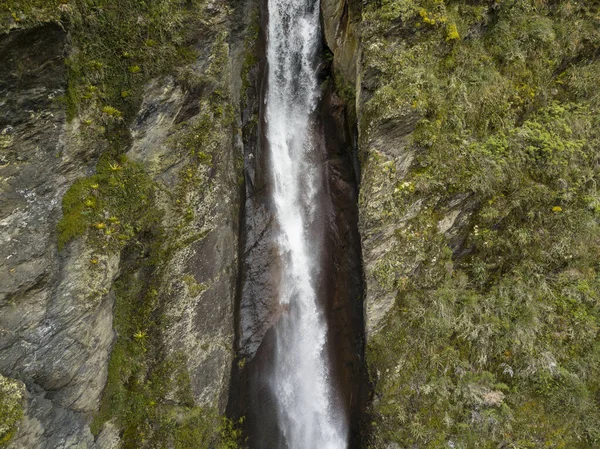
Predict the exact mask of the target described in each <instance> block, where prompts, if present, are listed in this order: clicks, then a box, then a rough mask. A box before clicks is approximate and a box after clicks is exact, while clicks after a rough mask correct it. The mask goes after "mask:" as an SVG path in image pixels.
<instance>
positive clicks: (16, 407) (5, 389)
mask: <svg viewBox="0 0 600 449" xmlns="http://www.w3.org/2000/svg"><path fill="white" fill-rule="evenodd" d="M24 396H25V385H23V383H22V382H19V381H18V380H14V379H10V378H8V377H4V376H2V375H0V447H5V446H6V445H7V444H8V443H9V442H10V440H11V439H12V437H13V435H14V433H15V432H16V430H17V426H18V424H19V421H20V420H21V419H22V418H23V401H24Z"/></svg>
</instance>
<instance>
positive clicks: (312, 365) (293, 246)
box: [266, 0, 348, 449]
mask: <svg viewBox="0 0 600 449" xmlns="http://www.w3.org/2000/svg"><path fill="white" fill-rule="evenodd" d="M268 11H269V20H268V30H267V62H268V87H267V93H266V137H267V140H268V143H269V151H270V153H269V159H270V164H271V166H270V168H271V175H272V177H273V189H272V200H273V203H274V205H275V217H276V220H277V224H278V236H277V238H278V240H277V246H278V250H279V252H280V256H281V259H282V273H281V283H280V288H279V302H280V306H281V308H282V309H283V310H285V311H286V312H285V313H284V314H283V316H282V318H281V319H280V320H279V322H278V324H277V326H276V337H275V338H276V349H275V360H274V367H273V374H272V378H271V379H270V380H269V385H270V388H271V389H272V392H273V396H274V397H275V401H276V408H277V414H278V416H277V419H278V424H279V427H280V430H281V433H282V435H283V438H284V440H285V445H286V447H287V448H288V449H345V448H346V447H347V439H348V437H347V429H346V423H345V422H344V419H343V418H342V417H341V415H340V414H339V413H338V411H337V410H336V408H337V407H336V402H337V400H336V397H335V391H334V388H333V384H332V382H331V380H330V375H329V367H328V363H327V354H326V338H327V324H326V321H325V318H324V316H323V313H322V311H321V310H320V308H319V301H318V292H317V287H316V284H317V279H318V278H319V276H320V275H321V267H320V257H319V253H320V251H321V248H319V246H320V245H319V243H318V242H319V241H320V240H322V239H319V237H318V235H315V232H317V233H318V231H319V229H315V228H318V226H315V223H316V220H317V217H318V214H319V210H318V203H319V202H318V201H317V198H318V196H319V195H323V192H321V189H323V188H324V187H323V182H322V180H323V178H322V177H323V174H322V173H321V170H322V163H321V162H319V161H318V160H319V157H318V155H317V152H318V148H316V145H315V142H314V139H313V138H312V137H311V135H312V130H313V125H314V123H313V122H314V115H315V114H314V112H315V109H316V107H317V105H318V102H319V86H318V81H317V74H316V67H317V63H318V60H319V53H320V49H321V30H320V17H319V2H318V0H268ZM320 230H321V232H323V230H322V229H320Z"/></svg>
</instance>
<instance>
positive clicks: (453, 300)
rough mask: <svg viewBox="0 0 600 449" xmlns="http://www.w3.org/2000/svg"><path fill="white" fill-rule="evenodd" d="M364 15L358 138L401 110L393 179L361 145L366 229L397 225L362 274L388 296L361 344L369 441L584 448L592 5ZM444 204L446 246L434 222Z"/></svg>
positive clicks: (588, 372) (598, 255)
mask: <svg viewBox="0 0 600 449" xmlns="http://www.w3.org/2000/svg"><path fill="white" fill-rule="evenodd" d="M423 11H426V14H424V13H423ZM364 17H365V20H366V27H365V39H364V45H365V52H364V61H365V65H366V67H365V71H366V73H367V74H375V75H371V76H376V78H377V79H376V82H377V86H378V87H377V89H376V90H375V92H374V95H373V96H372V97H371V99H370V100H369V102H368V103H367V104H366V107H365V114H364V115H363V118H364V121H363V123H362V124H361V125H362V128H363V130H364V131H365V132H364V134H363V135H362V137H363V145H365V147H366V146H368V142H369V134H370V133H372V132H375V131H377V130H379V129H380V127H381V126H383V125H385V126H387V128H386V129H389V127H390V123H394V122H398V123H406V122H407V121H409V120H410V119H411V118H413V117H414V121H415V122H416V129H415V131H414V133H413V134H412V138H411V141H410V143H409V148H410V150H411V151H413V152H414V153H415V155H416V157H415V160H414V162H413V163H412V166H411V168H410V170H409V172H408V175H407V176H406V177H404V178H402V179H400V178H399V177H398V176H397V174H396V173H395V164H394V163H393V162H391V163H389V164H388V163H387V162H385V160H381V156H380V155H378V154H377V153H375V152H374V151H373V152H371V153H369V154H367V155H364V157H363V158H364V160H365V161H366V165H365V170H364V173H365V177H366V178H365V179H366V180H367V183H366V184H365V185H364V186H363V198H367V199H368V200H370V201H371V203H375V200H376V199H378V198H379V203H377V204H381V205H382V206H383V207H380V208H379V210H377V209H376V208H374V207H369V204H364V205H363V211H364V212H365V214H364V216H363V218H364V220H365V223H367V225H368V226H372V227H376V226H385V225H386V224H387V225H388V226H395V227H396V232H395V233H394V237H393V239H392V241H391V242H390V245H391V247H392V248H393V250H392V251H390V252H388V253H387V254H386V255H385V256H384V257H383V258H382V259H381V260H380V261H379V262H378V265H377V267H376V270H375V272H374V273H373V275H374V277H375V278H376V281H377V282H378V283H379V284H380V286H381V288H383V289H385V290H387V291H391V292H395V294H396V304H395V306H394V308H393V309H392V311H391V312H390V313H389V315H388V316H387V318H386V320H385V325H384V328H383V330H382V331H381V332H380V333H379V334H377V335H375V336H374V337H372V339H371V342H370V345H369V347H368V350H367V354H368V363H369V367H370V371H371V375H372V377H373V379H374V381H375V385H376V387H375V401H374V405H373V416H374V417H375V419H374V422H373V441H372V445H373V446H374V447H384V446H385V444H387V442H390V441H392V442H395V443H397V444H398V445H399V447H427V448H446V447H449V446H451V447H455V448H464V449H467V448H474V447H480V448H497V447H514V448H593V447H598V446H600V403H599V402H598V397H599V395H600V380H599V379H600V345H599V344H598V341H599V340H598V336H599V332H600V282H599V273H598V267H599V266H600V207H599V206H600V196H599V194H598V191H597V185H598V183H599V182H600V175H599V174H598V170H597V152H598V148H599V147H600V119H599V117H600V102H599V96H598V89H597V87H598V82H599V80H600V64H599V63H598V61H597V58H596V57H595V56H594V55H595V52H596V49H597V48H598V46H599V45H600V16H599V15H598V11H597V9H596V7H595V6H593V2H567V1H564V2H563V1H558V2H542V1H534V0H526V1H516V0H503V1H502V2H466V1H439V0H437V1H433V0H431V1H429V0H414V1H412V0H384V1H382V2H381V3H380V4H379V5H376V4H375V3H373V4H371V5H370V6H368V7H367V8H366V11H365V15H364ZM424 17H428V18H430V20H431V19H433V18H435V20H436V23H435V24H430V23H426V24H425V25H427V26H425V25H423V22H424V20H423V19H424ZM442 18H446V19H447V21H448V23H449V24H450V25H444V26H441V25H440V24H439V23H440V21H441V19H442ZM419 23H421V25H420V26H419ZM454 31H456V34H455V33H454ZM459 37H460V38H459ZM386 164H388V165H389V167H388V165H386ZM369 179H378V180H379V181H380V182H379V185H380V186H383V188H381V190H380V191H377V190H376V189H375V187H372V188H371V187H370V185H371V184H372V181H369ZM403 183H409V184H408V185H410V186H413V188H412V189H408V188H402V185H403ZM373 185H375V184H373ZM364 189H367V192H365V190H364ZM369 189H370V190H369ZM369 192H370V193H369ZM369 195H371V197H369ZM457 198H462V199H463V200H462V204H465V205H466V206H463V207H465V208H466V209H468V210H470V211H471V212H470V218H469V219H468V220H467V221H466V222H465V223H464V225H463V227H462V228H460V229H459V230H458V232H459V236H460V239H459V241H460V242H461V243H460V251H457V252H455V253H454V254H453V253H452V251H451V250H450V248H449V246H448V245H449V242H448V240H447V238H446V237H445V236H444V235H443V234H441V233H440V231H439V230H438V223H439V221H440V220H441V219H442V218H443V217H444V215H445V214H447V213H448V210H447V208H446V205H448V204H450V203H451V202H452V201H453V200H455V199H457ZM417 205H418V207H419V212H418V213H417V214H416V216H415V217H414V218H410V219H407V220H405V221H401V220H400V217H402V216H403V215H404V214H406V213H407V211H409V210H410V208H411V207H417ZM465 213H467V211H466V210H465Z"/></svg>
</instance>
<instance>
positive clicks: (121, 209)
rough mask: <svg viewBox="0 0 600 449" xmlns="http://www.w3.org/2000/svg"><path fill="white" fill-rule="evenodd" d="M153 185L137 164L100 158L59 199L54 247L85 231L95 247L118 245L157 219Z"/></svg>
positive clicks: (115, 247)
mask: <svg viewBox="0 0 600 449" xmlns="http://www.w3.org/2000/svg"><path fill="white" fill-rule="evenodd" d="M154 189H155V186H154V183H153V182H152V180H151V179H150V178H149V176H148V175H147V174H146V173H145V171H144V170H143V168H142V167H140V166H139V165H138V164H136V163H134V162H131V161H128V160H127V159H126V158H125V157H124V156H120V157H118V158H117V159H116V160H113V159H112V158H110V157H109V156H105V157H102V158H101V160H100V162H99V163H98V166H97V168H96V174H95V175H92V176H89V177H87V178H80V179H78V180H77V181H75V182H74V183H73V185H72V186H71V187H70V188H69V190H68V191H67V193H65V195H64V197H63V201H62V209H63V217H62V219H61V220H60V222H59V223H58V226H57V229H58V246H59V248H62V247H63V246H64V245H65V244H66V243H68V242H69V241H70V240H72V239H74V238H76V237H79V236H82V235H84V234H85V233H86V232H87V235H88V237H89V239H90V242H91V243H92V244H94V245H95V246H96V247H97V248H98V249H104V250H106V249H118V248H122V247H123V246H124V245H125V244H126V243H127V242H128V241H129V239H131V238H132V237H133V236H135V235H136V234H138V233H139V232H141V231H143V230H146V229H149V228H150V227H152V226H153V225H155V224H156V223H157V222H158V219H159V218H160V215H159V213H158V210H157V209H156V207H154V195H155V192H154Z"/></svg>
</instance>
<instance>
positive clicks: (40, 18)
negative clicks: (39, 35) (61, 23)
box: [0, 0, 69, 33]
mask: <svg viewBox="0 0 600 449" xmlns="http://www.w3.org/2000/svg"><path fill="white" fill-rule="evenodd" d="M66 4H67V0H3V1H2V3H0V33H1V32H3V31H8V29H9V28H10V27H13V26H23V27H29V26H35V25H38V24H40V23H45V22H51V21H58V20H60V17H61V15H62V14H64V13H65V12H67V11H68V9H69V8H68V7H67V5H66Z"/></svg>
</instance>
